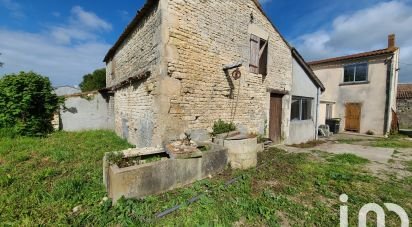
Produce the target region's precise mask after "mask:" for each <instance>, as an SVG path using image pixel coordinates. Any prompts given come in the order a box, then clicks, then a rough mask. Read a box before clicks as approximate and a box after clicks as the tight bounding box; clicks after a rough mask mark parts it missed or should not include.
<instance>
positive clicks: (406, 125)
mask: <svg viewBox="0 0 412 227" xmlns="http://www.w3.org/2000/svg"><path fill="white" fill-rule="evenodd" d="M398 118H399V127H400V128H402V129H412V99H398Z"/></svg>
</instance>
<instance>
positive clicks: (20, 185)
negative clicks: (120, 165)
mask: <svg viewBox="0 0 412 227" xmlns="http://www.w3.org/2000/svg"><path fill="white" fill-rule="evenodd" d="M129 147H130V145H129V144H128V143H127V142H125V141H123V140H121V139H118V137H116V136H115V135H114V133H112V132H106V131H92V132H82V133H65V132H58V133H54V134H52V135H50V136H48V137H45V138H27V137H16V138H14V139H12V138H8V137H1V138H0V223H3V224H13V225H31V224H40V225H41V224H52V223H64V224H65V223H67V222H68V213H70V211H71V209H72V208H73V207H75V206H77V205H79V204H83V205H89V204H95V203H96V202H98V201H99V200H100V199H101V198H102V197H104V196H106V193H105V190H104V187H103V186H102V183H101V182H102V174H101V168H102V158H103V155H104V153H105V152H109V151H116V150H122V149H126V148H129Z"/></svg>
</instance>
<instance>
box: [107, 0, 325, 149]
mask: <svg viewBox="0 0 412 227" xmlns="http://www.w3.org/2000/svg"><path fill="white" fill-rule="evenodd" d="M293 52H294V53H295V54H292V53H293ZM298 58H299V59H298ZM294 59H295V60H294ZM296 59H298V60H296ZM104 61H105V62H106V64H107V70H106V71H107V77H106V80H107V86H108V87H107V88H106V89H105V90H106V91H108V92H110V93H112V97H111V98H110V105H111V106H112V108H113V110H114V123H115V131H116V133H117V134H118V135H121V136H123V137H124V138H127V139H128V141H129V142H130V143H133V144H135V145H137V146H138V147H147V146H157V145H162V144H164V142H166V141H169V140H172V139H176V138H178V137H179V135H181V134H182V133H183V132H189V133H190V132H192V133H194V132H196V133H199V132H200V133H207V132H210V131H211V128H212V126H213V123H214V122H215V121H217V120H218V119H222V120H224V121H227V122H234V123H235V124H236V125H237V128H238V129H239V130H241V131H244V132H249V133H258V134H263V135H267V136H268V137H270V138H271V139H272V140H273V141H275V142H277V143H281V142H288V139H289V135H290V132H291V130H292V132H293V128H291V127H292V123H291V121H290V116H291V103H292V96H293V93H292V91H294V90H293V89H294V85H293V72H294V67H298V68H299V70H301V71H297V72H299V73H298V74H299V75H297V77H301V76H302V75H307V76H308V78H309V81H311V82H312V84H313V85H314V86H313V87H311V88H312V90H311V92H310V94H308V95H309V97H311V98H309V99H308V100H310V103H311V104H310V105H313V107H311V109H310V110H307V111H310V114H309V115H310V116H309V115H307V116H305V118H304V119H299V120H302V121H306V122H305V123H307V124H309V123H310V122H312V123H311V124H312V125H315V126H312V128H311V127H309V130H311V131H310V132H309V133H308V134H309V135H308V136H306V137H307V138H315V137H316V132H315V131H314V128H313V127H316V124H315V122H316V120H313V119H317V114H316V113H317V111H316V106H317V105H316V104H315V103H316V102H317V101H316V100H313V101H312V99H314V98H316V96H317V94H318V92H319V88H321V90H324V88H323V86H322V85H321V83H320V81H319V80H317V79H316V76H315V74H313V72H312V73H311V70H310V68H309V67H308V65H307V64H306V63H305V62H304V61H303V59H301V57H298V56H297V51H296V50H294V49H293V48H292V47H291V46H290V45H289V44H288V43H287V41H286V40H285V39H284V38H283V37H282V36H281V34H280V33H279V32H278V30H277V29H276V27H275V26H274V25H273V24H272V23H271V21H270V20H269V18H268V17H267V16H266V14H265V13H264V11H263V10H262V7H261V6H260V4H259V3H258V1H257V0H233V1H204V0H191V1H182V0H148V1H147V2H146V4H145V5H144V6H143V8H142V9H141V10H140V11H139V12H138V13H137V15H136V16H135V18H134V19H133V20H132V22H131V23H130V24H129V25H128V26H127V28H126V29H125V31H124V32H123V33H122V35H121V36H120V38H119V39H118V41H117V42H116V43H115V44H114V46H113V47H112V48H111V49H110V50H109V52H108V53H107V55H106V57H105V58H104ZM297 70H298V69H297ZM312 74H313V75H312ZM300 86H301V85H300ZM297 87H299V86H297ZM296 89H298V88H296ZM308 90H310V89H308ZM296 93H298V91H296ZM299 95H300V96H302V97H303V96H306V95H305V94H299ZM299 102H300V103H302V101H299ZM301 106H302V105H301V104H300V106H299V107H295V108H298V110H297V111H298V112H299V111H300V112H299V114H301V111H302V110H300V109H299V108H300V107H301ZM306 109H307V108H306ZM315 115H316V116H315ZM309 118H310V119H309ZM296 123H298V122H297V121H296ZM303 125H305V124H304V123H303V122H301V126H303ZM303 127H304V126H303ZM296 129H299V126H296ZM293 140H294V141H296V138H295V139H293ZM299 142H300V141H299Z"/></svg>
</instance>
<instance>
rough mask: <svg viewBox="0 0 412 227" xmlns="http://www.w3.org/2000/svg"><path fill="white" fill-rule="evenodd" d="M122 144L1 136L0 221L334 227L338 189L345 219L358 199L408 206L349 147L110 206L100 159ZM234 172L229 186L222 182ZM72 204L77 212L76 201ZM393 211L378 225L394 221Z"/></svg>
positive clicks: (101, 138) (402, 192)
mask: <svg viewBox="0 0 412 227" xmlns="http://www.w3.org/2000/svg"><path fill="white" fill-rule="evenodd" d="M128 147H129V145H128V144H127V143H126V142H125V141H123V140H120V139H118V138H117V137H116V136H115V135H114V134H113V133H111V132H105V131H94V132H82V133H63V132H59V133H55V134H52V135H51V136H49V137H46V138H21V137H18V138H16V139H15V140H11V139H7V138H6V139H5V138H0V178H1V180H0V191H1V193H0V222H1V223H2V224H5V225H8V224H10V225H74V226H129V225H131V226H148V225H149V226H150V225H153V226H154V225H157V226H173V225H176V226H197V225H203V226H211V225H218V226H231V225H233V224H235V225H246V226H251V225H253V226H265V225H268V226H281V225H292V226H304V225H305V226H337V225H339V206H340V205H341V204H340V202H339V195H341V194H342V193H346V194H347V195H349V202H348V203H347V205H348V206H349V207H350V209H349V217H350V222H349V223H350V226H357V223H356V222H357V217H358V216H357V212H358V211H359V209H360V207H361V206H363V205H364V204H366V203H371V202H375V203H378V204H381V205H382V204H383V203H384V202H393V203H396V204H398V205H400V206H402V207H403V208H404V209H405V210H406V212H407V213H408V214H410V213H411V211H412V194H411V193H410V192H411V191H412V178H411V177H409V178H404V179H398V178H396V177H390V176H389V179H388V180H382V179H377V178H376V177H374V176H372V175H370V174H369V173H368V172H367V171H366V170H365V169H364V164H365V163H366V161H365V160H364V159H362V158H359V157H357V156H354V155H348V154H344V155H336V156H333V155H330V154H327V153H325V152H313V154H297V153H286V152H284V151H281V150H278V149H271V150H269V151H266V152H262V153H259V164H258V165H259V166H260V167H259V168H258V169H251V170H248V171H232V170H230V169H228V170H226V171H225V172H224V173H223V174H221V175H219V176H217V177H215V178H213V179H206V180H203V181H200V182H197V183H195V184H193V185H191V186H188V187H185V188H182V189H178V190H174V191H171V192H168V193H164V194H162V195H157V196H149V197H147V198H145V199H139V200H125V199H123V200H121V201H120V202H119V203H118V204H117V205H116V206H113V207H112V206H111V201H110V200H107V201H105V200H102V198H103V197H104V196H106V193H105V191H104V188H103V186H102V183H101V182H102V177H101V171H102V169H101V168H102V167H101V160H102V158H103V155H104V153H105V152H108V151H114V150H123V149H126V148H128ZM237 176H241V178H240V180H239V181H238V182H236V183H234V184H232V185H230V186H228V187H224V184H225V182H227V181H228V180H229V179H232V178H234V177H237ZM205 191H208V192H207V193H206V194H204V195H203V196H201V197H200V200H199V201H198V202H196V203H194V204H192V205H190V206H183V207H182V208H181V209H180V210H178V211H176V212H174V213H173V214H171V215H169V216H166V217H165V218H163V219H160V220H156V219H155V218H154V217H155V215H156V214H157V213H158V212H161V211H164V210H165V209H167V208H171V207H173V206H175V205H178V204H182V203H184V202H185V201H187V200H188V199H190V198H192V197H194V196H197V195H199V194H202V193H204V192H205ZM78 205H81V206H82V208H81V209H80V211H78V212H73V211H72V209H73V208H74V207H75V206H78ZM399 225H400V223H399V219H398V218H397V217H396V216H395V215H394V214H392V213H390V214H389V212H388V216H387V226H399Z"/></svg>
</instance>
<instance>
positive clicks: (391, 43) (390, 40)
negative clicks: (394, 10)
mask: <svg viewBox="0 0 412 227" xmlns="http://www.w3.org/2000/svg"><path fill="white" fill-rule="evenodd" d="M394 47H395V34H390V35H388V48H394Z"/></svg>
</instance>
